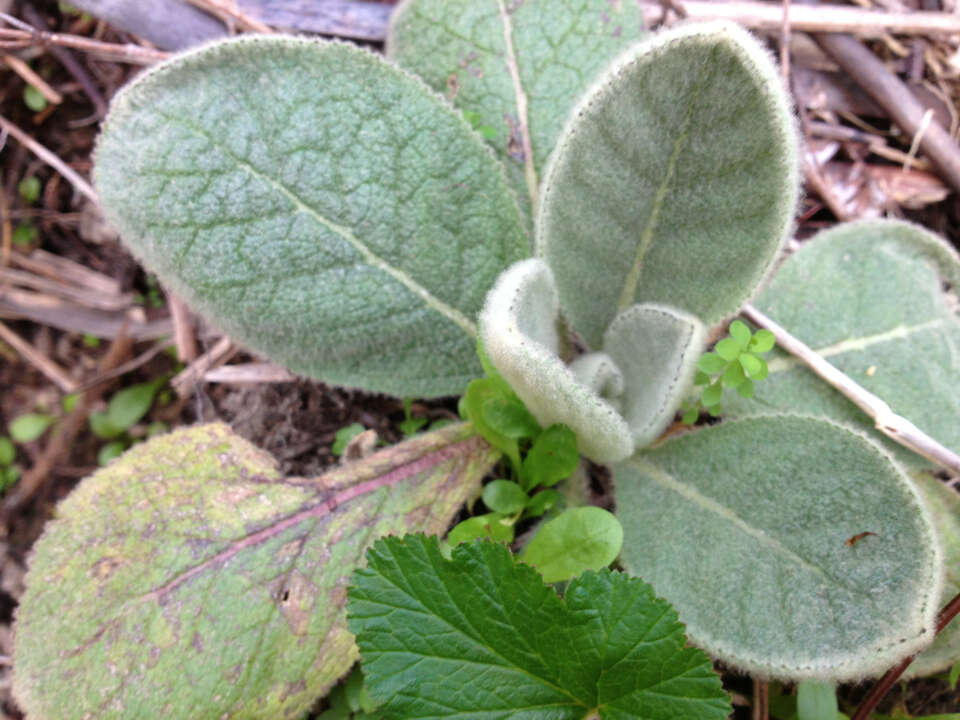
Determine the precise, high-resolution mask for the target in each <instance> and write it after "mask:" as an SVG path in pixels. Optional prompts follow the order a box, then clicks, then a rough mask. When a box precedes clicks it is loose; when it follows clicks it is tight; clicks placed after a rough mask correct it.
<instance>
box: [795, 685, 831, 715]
mask: <svg viewBox="0 0 960 720" xmlns="http://www.w3.org/2000/svg"><path fill="white" fill-rule="evenodd" d="M839 712H840V708H839V707H838V706H837V690H836V688H835V687H834V686H833V685H832V684H830V683H825V682H816V681H814V680H804V681H803V682H800V683H797V720H836V718H837V714H838V713H839Z"/></svg>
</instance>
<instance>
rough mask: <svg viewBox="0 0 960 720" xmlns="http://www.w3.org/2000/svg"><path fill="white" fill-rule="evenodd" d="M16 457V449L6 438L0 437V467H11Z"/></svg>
mask: <svg viewBox="0 0 960 720" xmlns="http://www.w3.org/2000/svg"><path fill="white" fill-rule="evenodd" d="M16 457H17V449H16V448H15V447H14V446H13V442H12V441H11V440H10V438H8V437H4V436H2V435H0V467H5V466H7V465H12V464H13V461H14V459H15V458H16Z"/></svg>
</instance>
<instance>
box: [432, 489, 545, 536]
mask: <svg viewBox="0 0 960 720" xmlns="http://www.w3.org/2000/svg"><path fill="white" fill-rule="evenodd" d="M529 500H530V498H529V497H527V494H526V493H525V492H524V491H523V488H521V487H520V486H519V485H517V484H516V483H515V482H511V481H510V480H494V481H492V482H489V483H487V484H486V485H484V486H483V502H484V504H485V505H486V506H487V507H488V508H490V509H491V510H493V511H494V512H498V513H501V514H503V515H513V514H514V513H518V512H520V511H521V510H523V508H525V507H526V505H527V502H529ZM451 534H452V533H451ZM451 542H452V541H451Z"/></svg>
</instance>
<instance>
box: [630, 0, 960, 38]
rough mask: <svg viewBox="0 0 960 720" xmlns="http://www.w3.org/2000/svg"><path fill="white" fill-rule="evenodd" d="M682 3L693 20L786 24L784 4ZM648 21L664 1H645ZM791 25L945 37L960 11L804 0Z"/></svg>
mask: <svg viewBox="0 0 960 720" xmlns="http://www.w3.org/2000/svg"><path fill="white" fill-rule="evenodd" d="M674 3H675V4H676V5H682V6H683V9H684V11H685V12H686V14H687V17H688V18H689V19H691V20H733V21H734V22H736V23H739V24H740V25H743V26H744V27H748V28H751V29H753V30H764V31H767V32H771V33H776V32H778V31H779V30H780V27H781V25H782V23H783V8H782V7H780V6H779V5H778V4H775V3H764V2H748V1H738V0H732V1H731V2H716V0H683V1H682V2H681V1H680V0H674ZM638 4H639V5H640V9H641V11H642V12H643V17H644V20H645V21H646V22H647V23H649V24H654V25H655V24H658V23H660V22H662V21H663V19H664V16H665V14H666V13H665V11H664V8H663V5H662V4H661V3H660V2H653V1H651V0H645V1H642V2H640V3H638ZM790 28H791V29H792V30H793V31H794V32H797V31H800V32H850V33H857V35H859V36H862V37H882V36H884V35H887V34H890V33H895V34H897V35H929V36H935V37H941V36H944V35H955V34H957V33H960V15H955V14H953V13H947V12H919V11H914V12H909V13H896V12H882V11H876V10H866V9H863V8H858V7H850V6H847V5H834V4H818V5H800V4H794V5H792V6H791V8H790Z"/></svg>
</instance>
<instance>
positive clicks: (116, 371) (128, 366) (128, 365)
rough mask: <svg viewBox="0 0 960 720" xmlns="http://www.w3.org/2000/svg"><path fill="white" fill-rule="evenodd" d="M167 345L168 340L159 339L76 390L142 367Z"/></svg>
mask: <svg viewBox="0 0 960 720" xmlns="http://www.w3.org/2000/svg"><path fill="white" fill-rule="evenodd" d="M168 347H170V341H169V340H161V341H160V342H158V343H156V344H155V345H154V346H153V347H152V348H150V349H149V350H146V351H144V352H142V353H140V354H139V355H137V356H136V357H135V358H134V359H133V360H129V361H127V362H125V363H123V364H122V365H118V366H117V367H115V368H113V369H112V370H108V371H107V372H104V373H101V374H99V375H97V376H96V377H95V378H94V379H93V380H88V381H87V382H85V383H83V384H82V385H81V386H80V387H78V388H77V390H76V392H83V391H85V390H89V389H91V388H94V387H96V386H97V385H100V384H101V383H105V382H107V381H108V380H113V379H114V378H118V377H120V376H121V375H126V374H127V373H128V372H132V371H134V370H136V369H137V368H138V367H142V366H143V365H146V364H147V363H148V362H150V361H151V360H153V358H155V357H156V356H157V355H159V354H160V353H162V352H163V351H164V350H166V349H167V348H168Z"/></svg>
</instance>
